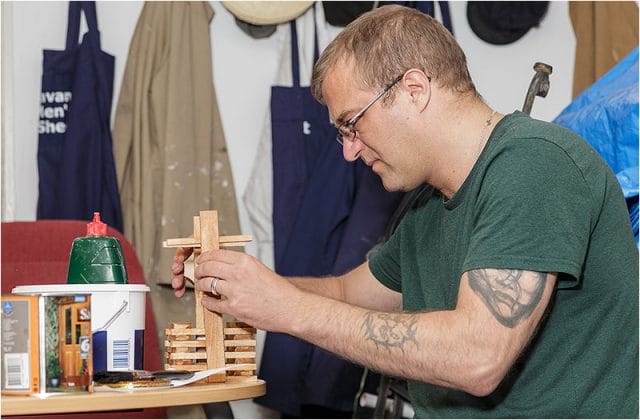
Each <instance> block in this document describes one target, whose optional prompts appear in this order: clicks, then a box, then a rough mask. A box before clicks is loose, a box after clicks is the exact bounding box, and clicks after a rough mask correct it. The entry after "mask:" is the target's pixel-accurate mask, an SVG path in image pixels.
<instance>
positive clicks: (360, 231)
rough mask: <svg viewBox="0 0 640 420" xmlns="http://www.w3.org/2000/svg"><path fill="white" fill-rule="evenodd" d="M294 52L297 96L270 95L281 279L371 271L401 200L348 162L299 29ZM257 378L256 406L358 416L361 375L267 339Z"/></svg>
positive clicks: (277, 337)
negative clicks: (316, 94) (305, 60)
mask: <svg viewBox="0 0 640 420" xmlns="http://www.w3.org/2000/svg"><path fill="white" fill-rule="evenodd" d="M291 51H292V60H291V61H292V74H293V87H282V86H274V87H273V88H272V90H271V123H272V127H271V128H272V159H273V229H274V257H275V270H276V272H278V273H279V274H281V275H286V276H324V275H329V274H334V273H344V272H345V271H348V270H350V269H352V268H354V267H356V266H357V265H359V264H361V263H362V262H363V261H364V257H365V254H366V252H367V251H368V250H369V249H371V247H373V246H374V245H375V243H376V242H377V240H378V239H379V236H380V235H381V234H382V232H383V230H384V227H385V226H386V224H387V222H388V218H389V216H390V215H391V213H392V212H393V210H394V209H395V208H396V206H397V204H398V202H399V199H400V198H401V196H400V195H399V194H390V193H387V192H386V191H385V190H384V188H383V187H382V183H381V181H380V179H379V178H378V177H377V175H375V174H373V172H371V171H370V170H369V169H368V168H367V167H366V166H365V165H364V164H363V163H362V162H361V161H357V162H355V163H348V162H346V161H345V160H344V159H343V156H342V149H341V148H340V145H339V144H338V143H337V142H336V141H335V136H336V134H337V132H336V130H335V128H334V127H333V125H332V124H331V123H330V120H329V114H328V110H327V108H326V107H325V106H324V105H322V104H320V103H318V102H317V101H316V100H315V99H314V98H313V96H312V95H311V91H310V89H309V88H308V87H301V86H300V73H299V62H298V42H297V32H296V26H295V21H294V22H291ZM317 57H318V46H317V38H316V41H315V51H314V59H317ZM356 210H357V214H356V213H354V211H356ZM343 252H344V254H343ZM259 376H260V377H261V378H263V379H265V380H266V381H267V383H268V384H269V386H268V389H267V394H266V395H265V396H263V397H260V398H257V399H256V402H257V403H259V404H262V405H265V406H268V407H270V408H273V409H275V410H278V411H280V412H282V413H284V414H286V415H289V416H299V415H300V414H301V407H302V406H305V405H317V406H321V407H326V408H329V409H332V410H336V411H343V412H346V411H351V410H352V404H353V398H354V396H355V394H356V392H357V390H358V386H359V383H360V379H361V377H362V368H361V367H359V366H356V365H354V364H352V363H349V362H347V361H345V360H344V359H341V358H338V357H337V356H335V355H333V354H331V353H329V352H326V351H324V350H322V349H320V348H317V347H315V346H313V345H311V344H309V343H307V342H305V341H302V340H298V339H297V338H294V337H291V336H289V335H286V334H279V333H268V334H267V336H266V339H265V345H264V351H263V356H262V361H261V367H260V373H259Z"/></svg>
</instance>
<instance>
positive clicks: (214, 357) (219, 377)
mask: <svg viewBox="0 0 640 420" xmlns="http://www.w3.org/2000/svg"><path fill="white" fill-rule="evenodd" d="M219 248H220V234H219V232H218V212H217V211H215V210H210V211H201V212H200V249H201V251H202V252H207V251H212V250H215V249H219ZM196 326H197V327H199V325H196ZM204 330H205V333H204V336H205V340H206V342H207V368H208V369H214V368H219V367H223V366H224V365H225V359H224V346H223V345H222V343H223V341H224V322H223V320H222V315H220V314H218V313H215V312H211V311H204ZM225 378H226V374H225V373H224V372H221V373H219V374H215V375H211V376H210V377H209V378H208V379H207V382H224V381H225Z"/></svg>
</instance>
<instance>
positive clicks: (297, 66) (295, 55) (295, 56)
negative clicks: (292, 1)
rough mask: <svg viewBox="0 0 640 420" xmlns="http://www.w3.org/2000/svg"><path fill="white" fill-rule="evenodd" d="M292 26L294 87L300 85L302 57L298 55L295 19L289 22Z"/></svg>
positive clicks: (292, 73)
mask: <svg viewBox="0 0 640 420" xmlns="http://www.w3.org/2000/svg"><path fill="white" fill-rule="evenodd" d="M289 26H290V27H291V75H292V76H293V87H300V61H299V60H300V58H299V56H298V30H297V29H296V21H295V19H294V20H292V21H291V22H289Z"/></svg>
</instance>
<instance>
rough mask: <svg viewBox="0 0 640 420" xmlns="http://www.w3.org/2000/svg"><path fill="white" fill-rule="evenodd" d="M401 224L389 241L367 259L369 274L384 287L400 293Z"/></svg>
mask: <svg viewBox="0 0 640 420" xmlns="http://www.w3.org/2000/svg"><path fill="white" fill-rule="evenodd" d="M401 229H402V223H401V224H400V226H399V227H398V229H397V230H396V232H395V233H394V234H393V235H392V236H391V237H390V238H389V240H388V241H387V242H386V243H385V244H384V245H382V246H381V247H380V249H379V250H378V251H377V252H376V253H374V254H373V255H372V256H371V258H370V259H369V269H370V270H371V273H373V275H374V276H375V277H376V279H378V281H379V282H380V283H382V284H383V285H384V286H385V287H387V288H389V289H391V290H394V291H396V292H402V285H401V283H400V274H401V272H400V264H399V261H400V252H399V249H400V248H399V242H400V239H399V238H400V235H401Z"/></svg>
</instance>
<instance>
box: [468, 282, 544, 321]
mask: <svg viewBox="0 0 640 420" xmlns="http://www.w3.org/2000/svg"><path fill="white" fill-rule="evenodd" d="M467 275H468V276H469V285H470V286H471V289H473V291H474V292H476V294H477V295H478V296H480V298H481V299H482V300H483V301H484V303H485V305H487V308H489V311H491V313H492V314H493V316H494V317H495V318H496V319H497V320H498V322H500V323H501V324H502V325H504V326H505V327H509V328H513V327H515V326H516V325H518V324H519V323H520V321H522V320H523V319H526V318H528V317H529V315H531V314H532V313H533V311H534V309H535V308H536V306H538V303H540V300H541V299H542V292H544V287H545V285H546V281H545V280H546V277H547V276H546V274H545V273H538V272H534V271H524V270H497V269H480V270H471V271H469V272H468V273H467Z"/></svg>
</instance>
